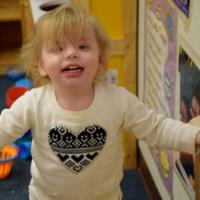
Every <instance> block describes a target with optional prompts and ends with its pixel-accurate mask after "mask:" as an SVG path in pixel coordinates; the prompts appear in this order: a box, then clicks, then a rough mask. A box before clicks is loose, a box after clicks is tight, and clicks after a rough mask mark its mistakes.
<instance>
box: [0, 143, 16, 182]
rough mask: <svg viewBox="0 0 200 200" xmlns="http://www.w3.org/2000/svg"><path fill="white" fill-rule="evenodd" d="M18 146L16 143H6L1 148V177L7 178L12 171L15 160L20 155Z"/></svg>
mask: <svg viewBox="0 0 200 200" xmlns="http://www.w3.org/2000/svg"><path fill="white" fill-rule="evenodd" d="M18 152H19V150H18V148H17V147H16V146H14V145H5V147H4V148H3V149H1V150H0V179H5V178H6V177H7V176H8V175H9V174H10V172H11V170H12V167H13V160H14V159H15V158H16V157H17V156H18Z"/></svg>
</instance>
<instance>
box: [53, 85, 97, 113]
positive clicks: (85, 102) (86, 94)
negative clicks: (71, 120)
mask: <svg viewBox="0 0 200 200" xmlns="http://www.w3.org/2000/svg"><path fill="white" fill-rule="evenodd" d="M55 93H56V98H57V101H58V103H59V104H60V106H62V107H63V108H64V109H67V110H71V111H81V110H84V109H87V108H88V107H89V106H90V105H91V104H92V102H93V99H94V93H95V92H94V86H93V85H92V86H91V87H87V88H81V87H79V88H67V89H65V90H56V89H55Z"/></svg>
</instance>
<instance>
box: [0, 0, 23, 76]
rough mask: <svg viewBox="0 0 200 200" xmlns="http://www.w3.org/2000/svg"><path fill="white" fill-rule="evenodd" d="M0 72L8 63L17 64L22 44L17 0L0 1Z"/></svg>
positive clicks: (1, 72)
mask: <svg viewBox="0 0 200 200" xmlns="http://www.w3.org/2000/svg"><path fill="white" fill-rule="evenodd" d="M0 29H1V31H0V74H3V73H5V72H6V68H7V67H8V66H10V65H18V64H19V60H18V52H19V49H20V47H21V45H22V28H21V12H20V6H19V0H1V1H0Z"/></svg>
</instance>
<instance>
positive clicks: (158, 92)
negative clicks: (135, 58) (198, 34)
mask: <svg viewBox="0 0 200 200" xmlns="http://www.w3.org/2000/svg"><path fill="white" fill-rule="evenodd" d="M141 4H143V5H140V15H139V17H140V19H142V24H141V21H140V20H139V21H140V25H139V26H140V27H139V29H140V34H139V37H140V38H139V71H138V73H139V83H138V85H139V89H138V92H139V98H140V99H141V100H142V101H143V102H144V103H145V104H147V105H148V106H149V107H150V108H152V109H154V110H155V111H156V112H157V113H159V114H163V115H165V116H166V117H171V118H177V115H178V109H177V102H178V99H179V95H178V96H177V88H178V87H179V82H178V81H177V78H178V77H177V76H178V73H177V69H176V65H177V54H178V53H177V51H178V48H177V34H178V31H177V24H178V13H177V9H175V8H174V7H173V6H172V4H171V2H170V1H168V0H151V1H150V0H145V1H143V2H141ZM150 152H151V154H152V157H153V159H154V161H155V163H156V165H157V169H158V171H159V173H160V177H161V179H162V182H163V185H164V187H165V189H166V194H167V196H168V198H172V196H173V191H172V190H173V167H174V163H173V152H172V151H171V150H168V149H166V150H162V151H161V150H158V149H154V148H150Z"/></svg>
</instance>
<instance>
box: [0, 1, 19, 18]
mask: <svg viewBox="0 0 200 200" xmlns="http://www.w3.org/2000/svg"><path fill="white" fill-rule="evenodd" d="M0 13H1V14H0V22H1V21H4V22H5V21H16V20H20V19H21V14H20V10H19V1H18V0H1V1H0Z"/></svg>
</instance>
